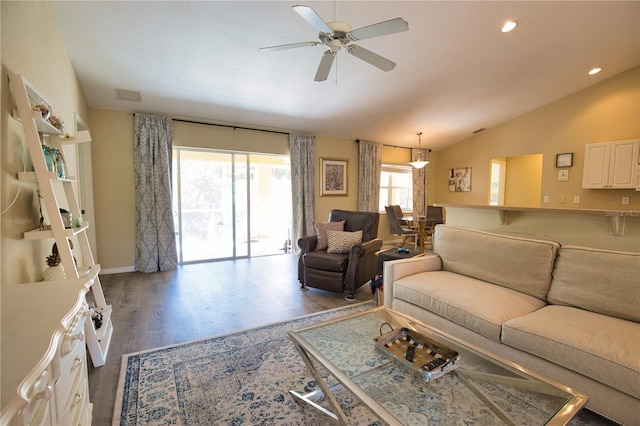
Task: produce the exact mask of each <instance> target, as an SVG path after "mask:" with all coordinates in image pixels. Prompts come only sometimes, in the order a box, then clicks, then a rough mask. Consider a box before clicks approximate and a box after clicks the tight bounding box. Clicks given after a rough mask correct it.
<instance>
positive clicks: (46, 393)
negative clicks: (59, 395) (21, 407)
mask: <svg viewBox="0 0 640 426" xmlns="http://www.w3.org/2000/svg"><path fill="white" fill-rule="evenodd" d="M52 396H53V386H51V385H47V387H45V388H44V389H43V390H42V391H40V392H38V393H37V394H35V399H36V400H38V399H44V400H45V401H48V400H50V399H51V397H52Z"/></svg>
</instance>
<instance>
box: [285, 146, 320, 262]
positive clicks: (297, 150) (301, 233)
mask: <svg viewBox="0 0 640 426" xmlns="http://www.w3.org/2000/svg"><path fill="white" fill-rule="evenodd" d="M289 148H290V151H291V198H292V200H291V201H292V206H293V241H292V242H291V248H292V250H293V253H294V254H295V255H298V254H300V247H298V239H299V238H301V237H306V236H307V235H314V234H315V229H314V227H313V221H314V208H315V206H314V199H313V188H314V182H315V172H314V170H315V168H314V157H313V155H314V154H313V136H303V135H294V134H291V135H289Z"/></svg>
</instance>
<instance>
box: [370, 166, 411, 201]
mask: <svg viewBox="0 0 640 426" xmlns="http://www.w3.org/2000/svg"><path fill="white" fill-rule="evenodd" d="M412 177H413V174H412V172H411V166H399V165H395V164H383V165H382V173H381V174H380V201H379V202H380V206H379V207H378V210H379V211H381V212H383V211H384V206H390V205H392V204H397V205H399V206H400V207H401V208H402V211H412V210H413V183H412Z"/></svg>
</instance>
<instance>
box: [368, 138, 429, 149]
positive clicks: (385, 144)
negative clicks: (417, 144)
mask: <svg viewBox="0 0 640 426" xmlns="http://www.w3.org/2000/svg"><path fill="white" fill-rule="evenodd" d="M356 143H360V139H356ZM380 145H382V146H388V147H391V148H403V149H413V148H411V147H407V146H398V145H389V144H388V143H381V144H380ZM418 149H420V150H421V151H427V152H431V148H425V149H422V148H418Z"/></svg>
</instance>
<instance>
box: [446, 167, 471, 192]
mask: <svg viewBox="0 0 640 426" xmlns="http://www.w3.org/2000/svg"><path fill="white" fill-rule="evenodd" d="M449 192H471V167H461V168H457V169H449Z"/></svg>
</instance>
